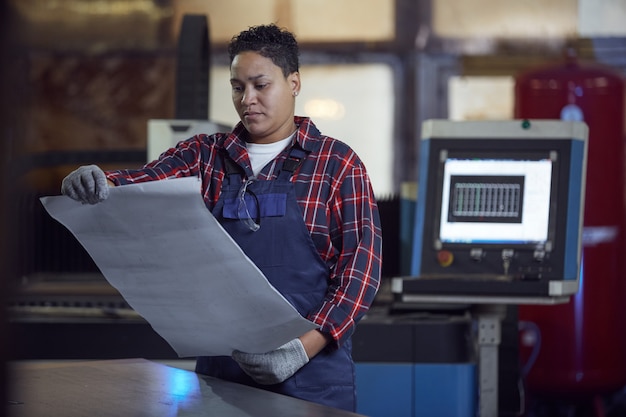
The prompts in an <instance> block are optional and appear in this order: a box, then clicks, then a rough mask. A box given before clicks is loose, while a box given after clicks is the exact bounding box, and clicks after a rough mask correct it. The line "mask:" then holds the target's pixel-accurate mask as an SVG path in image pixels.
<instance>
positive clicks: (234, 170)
mask: <svg viewBox="0 0 626 417" xmlns="http://www.w3.org/2000/svg"><path fill="white" fill-rule="evenodd" d="M223 157H224V166H225V171H226V177H227V178H228V181H229V182H230V184H240V183H241V182H242V181H243V178H244V170H243V168H242V167H240V166H239V165H237V163H236V162H235V161H233V159H232V158H231V157H230V156H229V155H228V154H226V153H224V155H223Z"/></svg>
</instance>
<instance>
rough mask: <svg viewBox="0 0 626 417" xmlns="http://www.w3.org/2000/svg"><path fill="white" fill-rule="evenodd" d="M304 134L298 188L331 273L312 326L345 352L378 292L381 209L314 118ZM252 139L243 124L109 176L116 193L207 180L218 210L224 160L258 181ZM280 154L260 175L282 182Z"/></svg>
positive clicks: (353, 162)
mask: <svg viewBox="0 0 626 417" xmlns="http://www.w3.org/2000/svg"><path fill="white" fill-rule="evenodd" d="M295 122H296V124H297V125H298V131H297V134H296V135H295V138H294V144H293V145H292V146H300V147H301V148H302V149H304V150H305V151H308V152H309V154H308V156H307V158H306V159H305V160H304V161H303V162H302V163H301V165H300V166H299V168H298V169H297V171H296V173H295V175H294V177H293V180H292V181H293V182H294V185H295V190H296V197H297V200H298V204H299V206H300V208H301V209H302V214H303V218H304V222H305V224H306V226H307V228H308V230H309V232H310V233H311V237H312V239H313V242H314V243H315V246H316V248H317V251H318V252H319V254H320V256H321V257H322V259H323V260H324V261H325V262H326V265H327V266H328V267H329V270H330V277H329V283H330V285H329V287H328V291H327V294H326V297H325V299H324V301H323V302H322V303H321V304H320V305H319V308H318V309H317V311H315V312H313V313H311V314H310V315H309V317H307V318H308V319H309V320H311V321H313V322H315V323H316V324H318V325H319V326H320V328H321V330H322V331H323V332H324V333H328V334H330V335H331V336H332V338H333V339H334V340H335V341H336V343H337V344H341V343H342V342H343V341H344V340H345V339H346V338H347V337H349V336H350V335H351V334H352V332H353V330H354V326H355V324H356V322H357V321H358V320H359V319H360V318H361V317H362V316H363V314H365V312H366V311H367V309H368V308H369V306H370V305H371V303H372V301H373V300H374V296H375V295H376V292H377V290H378V286H379V283H380V273H381V254H382V237H381V229H380V220H379V217H378V208H377V206H376V201H375V199H374V193H373V191H372V187H371V183H370V180H369V177H368V175H367V172H366V170H365V167H364V166H363V163H362V162H361V160H360V159H359V157H358V156H357V155H356V154H355V153H354V151H353V150H352V149H350V148H349V147H348V146H347V145H346V144H344V143H342V142H340V141H338V140H335V139H332V138H329V137H327V136H323V135H321V134H320V132H319V131H318V130H317V128H316V127H315V125H314V124H313V122H311V121H310V120H309V119H308V118H303V117H296V118H295ZM246 137H247V131H246V130H245V128H244V127H243V125H242V124H241V123H240V124H238V125H237V126H236V127H235V129H234V130H233V131H232V132H231V133H230V134H227V133H218V134H215V135H210V136H209V135H196V136H194V137H192V138H190V139H188V140H185V141H182V142H180V143H179V144H178V145H177V146H176V147H175V148H172V149H169V150H167V151H166V152H164V153H163V154H162V155H161V156H160V157H159V159H158V160H156V161H153V162H151V163H149V164H147V165H145V166H144V167H143V168H141V169H137V170H119V171H108V172H107V177H108V179H110V180H111V181H113V182H114V183H115V184H116V185H123V184H129V183H136V182H144V181H153V180H161V179H166V178H175V177H187V176H200V177H201V178H202V194H203V196H204V201H205V203H206V205H207V207H208V208H209V210H212V209H213V207H214V206H215V204H216V203H217V200H218V199H219V196H220V191H221V189H222V181H223V180H224V177H225V166H224V153H227V154H228V155H230V157H231V158H232V159H233V160H234V161H235V162H237V163H238V164H239V165H241V166H242V167H243V168H244V169H245V171H246V175H247V176H252V175H253V174H252V168H251V166H250V159H249V157H248V153H247V151H246V145H245V139H246ZM289 148H290V147H288V148H287V150H285V151H283V152H282V153H280V154H279V155H278V156H277V157H276V159H275V160H274V161H271V162H270V163H269V164H267V165H266V166H265V167H264V168H263V170H262V171H261V172H260V173H259V175H257V179H258V180H273V179H275V178H276V177H277V175H278V171H277V170H276V167H277V166H280V164H277V162H279V161H280V160H281V159H285V158H286V157H287V155H288V150H289Z"/></svg>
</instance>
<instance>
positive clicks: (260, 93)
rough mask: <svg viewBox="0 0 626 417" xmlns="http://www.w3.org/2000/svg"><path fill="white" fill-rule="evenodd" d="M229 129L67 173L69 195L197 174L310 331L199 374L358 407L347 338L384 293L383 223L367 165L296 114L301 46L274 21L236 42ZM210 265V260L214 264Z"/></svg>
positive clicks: (229, 226)
mask: <svg viewBox="0 0 626 417" xmlns="http://www.w3.org/2000/svg"><path fill="white" fill-rule="evenodd" d="M229 55H230V62H231V64H230V74H231V79H230V83H231V86H232V100H233V104H234V106H235V109H236V111H237V113H238V114H239V117H240V120H241V121H240V123H238V124H237V126H236V127H235V128H234V129H233V131H232V132H230V133H218V134H215V135H210V136H208V135H197V136H194V137H193V138H190V139H188V140H186V141H183V142H181V143H179V144H178V145H177V146H176V147H175V148H172V149H169V150H167V151H166V152H164V153H163V154H162V155H161V156H160V157H159V158H158V160H156V161H153V162H151V163H149V164H147V165H146V166H144V167H143V168H141V169H138V170H118V171H109V172H106V173H104V172H103V171H102V170H100V168H98V167H96V166H94V165H90V166H85V167H81V168H79V169H77V170H76V171H74V172H72V173H71V174H69V175H68V176H67V177H66V178H65V179H64V180H63V184H62V187H61V190H62V193H63V194H65V195H68V196H70V197H72V198H74V199H76V200H79V201H82V202H85V203H90V204H94V203H97V202H99V201H102V200H103V199H105V198H107V197H108V186H119V185H124V184H129V183H136V182H143V181H153V180H162V179H167V178H174V177H185V176H199V177H200V178H202V194H203V197H204V201H205V203H206V206H207V208H208V209H209V210H210V211H211V212H212V213H213V215H214V216H215V217H216V218H217V219H218V220H219V221H220V223H221V224H222V225H223V226H224V228H225V229H226V230H227V231H228V233H229V234H230V235H231V236H232V237H233V239H234V240H235V241H236V242H237V243H238V244H239V245H240V246H241V247H242V249H243V250H244V252H245V253H246V254H247V255H248V257H250V259H251V260H252V261H253V262H254V263H255V264H256V265H257V266H258V267H259V268H260V269H261V271H262V272H263V273H264V274H265V276H266V277H267V278H268V280H269V281H270V282H271V283H272V285H273V286H274V287H276V289H277V290H278V291H280V292H281V293H282V294H283V296H284V297H285V298H286V299H287V300H289V301H290V302H291V303H292V304H293V305H294V307H295V308H296V309H297V310H298V311H299V312H300V314H302V315H303V316H304V317H306V318H308V319H309V320H311V321H313V322H314V323H316V324H317V325H318V326H319V328H318V329H317V330H312V331H310V332H308V333H306V334H303V335H301V336H300V337H298V338H296V339H294V340H292V341H291V342H289V343H287V344H285V345H283V346H281V347H280V348H278V349H277V350H275V351H272V352H267V353H263V354H253V353H246V352H238V351H235V352H233V355H232V357H200V358H198V359H197V364H196V371H197V372H198V373H202V374H206V375H211V376H215V377H218V378H222V379H226V380H229V381H234V382H239V383H243V384H246V385H251V386H255V387H259V388H263V389H267V390H270V391H274V392H278V393H282V394H286V395H291V396H294V397H297V398H301V399H305V400H310V401H314V402H318V403H321V404H325V405H328V406H332V407H337V408H342V409H345V410H349V411H354V410H355V409H356V394H355V386H354V364H353V362H352V358H351V340H350V336H351V334H352V333H353V331H354V327H355V325H356V324H357V322H358V321H359V320H360V319H361V317H362V316H363V315H364V314H365V312H366V311H367V309H368V308H369V306H370V305H371V303H372V301H373V300H374V296H375V295H376V292H377V290H378V286H379V281H380V269H381V230H380V221H379V218H378V209H377V206H376V202H375V200H374V195H373V191H372V188H371V183H370V180H369V177H368V175H367V173H366V170H365V167H364V166H363V163H362V162H361V160H360V159H359V158H358V156H357V155H356V154H355V153H354V151H353V150H352V149H350V148H349V147H348V146H347V145H345V144H344V143H342V142H340V141H337V140H335V139H332V138H330V137H327V136H324V135H322V134H321V133H320V132H319V131H318V129H317V128H316V127H315V125H314V124H313V122H312V121H311V120H310V119H308V118H305V117H298V116H295V115H294V112H295V100H296V97H297V95H298V93H299V92H300V88H301V82H300V73H299V72H298V71H299V62H298V55H299V51H298V44H297V42H296V40H295V38H294V36H293V35H292V34H291V33H290V32H288V31H286V30H282V29H280V28H278V27H277V26H275V25H264V26H256V27H252V28H249V29H248V30H246V31H243V32H241V33H240V34H239V35H237V36H236V37H234V38H233V39H232V40H231V42H230V44H229ZM207 269H210V265H207Z"/></svg>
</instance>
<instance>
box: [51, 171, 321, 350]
mask: <svg viewBox="0 0 626 417" xmlns="http://www.w3.org/2000/svg"><path fill="white" fill-rule="evenodd" d="M41 201H42V203H43V205H44V207H45V208H46V210H47V211H48V213H49V214H50V215H51V216H52V217H53V218H54V219H56V220H57V221H59V222H60V223H61V224H63V225H64V226H65V227H67V228H68V229H69V230H70V232H72V234H73V235H74V236H75V237H76V238H77V239H78V241H79V242H80V243H81V244H82V245H83V247H84V248H85V249H86V250H87V252H88V253H89V254H90V255H91V257H92V258H93V260H94V262H95V263H96V265H97V266H98V268H99V269H100V271H101V272H102V273H103V275H104V276H105V278H106V279H107V280H108V281H109V283H110V284H111V285H112V286H113V287H115V288H116V289H117V290H118V291H119V292H120V293H121V294H122V296H123V297H124V299H125V300H126V301H127V302H128V304H129V305H130V306H131V307H132V308H133V309H134V310H135V311H136V312H137V313H138V314H140V315H141V316H142V317H143V318H144V319H146V320H147V321H148V323H150V325H151V326H152V327H153V328H154V330H155V331H156V332H157V333H159V334H160V335H161V336H162V337H163V338H164V339H165V340H166V341H167V342H168V343H169V344H170V345H171V346H172V348H173V349H174V350H175V351H176V353H177V354H178V355H179V356H180V357H192V356H214V355H231V353H232V351H233V350H235V349H237V350H241V351H243V352H251V353H262V352H267V351H270V350H273V349H276V348H277V347H279V346H281V345H282V344H284V343H286V342H288V341H290V340H292V339H294V338H295V337H298V336H301V335H302V334H304V333H306V332H307V331H309V330H312V329H315V328H316V327H317V326H316V325H315V324H314V323H312V322H310V321H308V320H306V319H305V318H303V317H302V316H300V314H299V313H298V311H297V310H296V309H295V308H294V307H293V306H292V305H291V304H290V303H289V302H288V301H287V300H286V299H285V298H284V297H283V296H282V295H281V294H280V293H279V292H278V291H277V290H276V289H275V288H274V287H273V286H272V285H271V284H270V283H269V282H268V281H267V279H266V278H265V276H264V275H263V274H262V272H261V271H260V270H259V269H258V268H257V267H256V265H254V263H252V261H251V260H250V259H249V258H248V257H247V256H246V255H245V254H244V253H243V251H242V250H241V248H240V247H239V246H238V245H237V244H236V242H235V241H234V240H233V239H232V238H231V237H230V235H229V234H228V233H227V232H226V231H225V230H224V229H223V228H222V227H221V225H220V224H219V222H218V221H217V220H216V219H215V218H214V217H213V215H212V214H211V213H210V211H209V210H208V209H207V208H206V206H205V204H204V201H203V199H202V196H201V194H200V180H199V179H198V178H195V177H188V178H178V179H169V180H163V181H152V182H146V183H141V184H131V185H124V186H120V187H111V189H110V195H109V198H108V199H107V200H105V201H103V202H101V203H99V204H95V205H89V204H81V203H79V202H77V201H74V200H72V199H70V198H69V197H66V196H52V197H43V198H41Z"/></svg>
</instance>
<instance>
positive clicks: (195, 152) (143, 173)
mask: <svg viewBox="0 0 626 417" xmlns="http://www.w3.org/2000/svg"><path fill="white" fill-rule="evenodd" d="M204 147H206V146H204ZM202 149H203V135H200V136H195V137H193V138H190V139H188V140H186V141H182V142H180V143H179V144H178V145H177V146H176V147H174V148H171V149H168V150H167V151H165V152H164V153H163V154H161V155H160V156H159V158H158V159H157V160H155V161H152V162H150V163H148V164H146V165H144V166H143V167H142V168H139V169H123V170H114V171H106V172H105V174H106V176H107V179H109V180H111V181H112V182H113V183H114V184H115V185H125V184H132V183H138V182H147V181H156V180H164V179H167V178H177V177H189V176H195V175H198V172H199V168H200V160H199V155H200V153H201V151H202Z"/></svg>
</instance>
